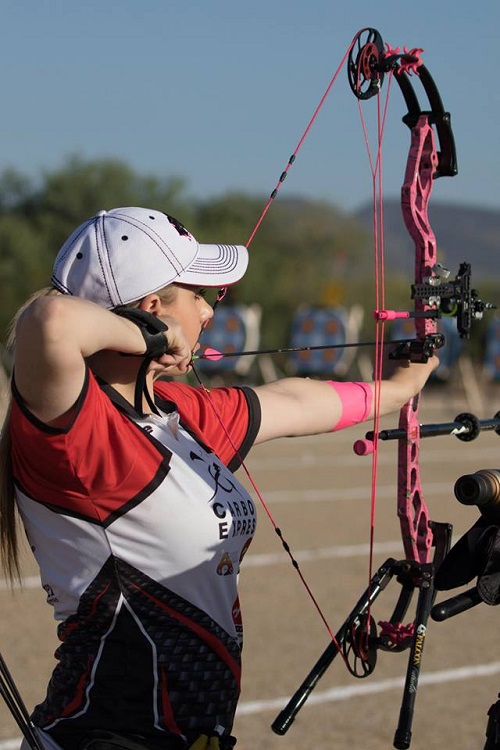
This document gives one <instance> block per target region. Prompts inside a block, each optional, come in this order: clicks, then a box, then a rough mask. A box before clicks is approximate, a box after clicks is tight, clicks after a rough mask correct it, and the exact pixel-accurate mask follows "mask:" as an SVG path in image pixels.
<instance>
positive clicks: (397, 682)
mask: <svg viewBox="0 0 500 750" xmlns="http://www.w3.org/2000/svg"><path fill="white" fill-rule="evenodd" d="M499 673H500V662H498V661H497V662H493V663H489V664H473V665H471V666H468V667H458V668H457V669H444V670H440V671H439V672H429V673H427V674H422V675H421V676H420V679H419V684H420V685H442V684H444V683H451V682H461V681H463V680H471V679H477V678H479V677H491V676H492V675H496V674H499ZM403 685H404V679H403V678H402V677H395V678H393V679H388V680H379V681H374V682H364V683H363V684H359V682H358V683H356V684H354V685H343V686H342V687H337V688H331V689H330V690H323V691H320V692H316V693H314V692H313V693H312V694H311V695H310V696H309V698H308V699H307V703H306V704H305V705H306V707H307V706H318V705H321V704H323V703H336V702H338V701H345V700H350V699H351V698H359V697H362V696H364V695H374V694H377V693H387V692H388V691H390V690H396V689H398V690H399V689H401V688H402V687H403ZM288 700H289V696H286V697H280V698H269V699H263V700H257V701H244V702H242V703H240V705H239V707H238V710H237V716H239V717H240V716H251V715H253V714H260V713H264V712H265V711H280V710H281V709H282V708H283V707H284V706H285V705H286V704H287V702H288ZM20 744H21V737H14V738H12V739H8V740H0V750H18V748H19V746H20Z"/></svg>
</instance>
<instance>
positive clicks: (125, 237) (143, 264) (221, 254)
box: [52, 207, 248, 309]
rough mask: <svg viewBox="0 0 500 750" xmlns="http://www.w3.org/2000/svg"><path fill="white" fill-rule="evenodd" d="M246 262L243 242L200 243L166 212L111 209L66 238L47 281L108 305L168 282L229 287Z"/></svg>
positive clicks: (125, 301)
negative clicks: (232, 243) (228, 243)
mask: <svg viewBox="0 0 500 750" xmlns="http://www.w3.org/2000/svg"><path fill="white" fill-rule="evenodd" d="M247 266H248V250H247V249H246V247H244V246H243V245H200V243H199V242H197V241H196V239H195V238H194V237H193V235H192V234H190V233H189V232H188V230H187V229H186V228H185V227H184V226H183V225H182V224H181V223H180V222H179V221H177V219H174V218H173V217H172V216H168V214H164V213H162V212H161V211H154V210H152V209H149V208H137V207H129V208H114V209H112V210H111V211H99V213H97V214H96V216H94V217H93V218H91V219H89V220H88V221H85V222H84V223H83V224H81V225H80V226H79V227H78V228H77V229H75V231H74V232H73V234H72V235H71V236H70V237H69V238H68V239H67V240H66V242H65V243H64V245H63V246H62V247H61V249H60V250H59V252H58V254H57V257H56V259H55V262H54V268H53V274H52V284H53V285H54V286H55V287H56V288H57V289H59V290H60V291H61V292H63V293H64V294H71V295H73V296H75V297H83V298H84V299H88V300H91V301H92V302H96V303H97V304H98V305H101V307H106V308H108V309H111V308H113V307H117V306H118V305H126V304H128V303H129V302H135V301H137V300H139V299H142V298H143V297H145V296H146V295H147V294H151V293H153V292H157V291H159V290H160V289H163V287H165V286H167V284H172V283H173V282H177V283H179V284H189V285H192V286H208V287H224V286H228V285H230V284H234V283H235V282H236V281H239V279H241V278H242V276H243V275H244V273H245V271H246V269H247Z"/></svg>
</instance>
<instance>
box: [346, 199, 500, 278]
mask: <svg viewBox="0 0 500 750" xmlns="http://www.w3.org/2000/svg"><path fill="white" fill-rule="evenodd" d="M372 215H373V212H372V207H371V205H367V206H363V207H362V208H361V209H360V210H359V211H356V212H355V213H354V214H353V217H354V218H355V219H357V221H358V222H359V223H360V224H361V225H363V226H364V227H365V228H366V229H367V230H368V231H370V232H371V231H372V226H373V218H372ZM429 220H430V225H431V227H432V230H433V232H434V234H435V235H436V238H437V248H438V260H439V261H440V262H441V263H442V264H443V265H445V266H446V267H447V268H448V269H449V270H450V271H451V272H452V275H453V276H454V275H455V274H456V272H457V271H458V266H459V265H460V263H462V262H463V261H467V262H468V263H470V264H471V265H472V280H473V284H475V283H476V281H477V280H478V279H479V280H480V279H485V278H488V279H489V280H491V278H492V277H498V278H499V280H500V209H499V210H498V211H495V210H487V209H478V208H468V207H466V206H458V205H451V204H443V203H439V202H434V201H433V202H432V203H431V205H430V207H429ZM384 225H385V263H386V272H387V273H389V272H390V271H391V270H392V271H394V272H397V273H402V274H406V273H408V272H409V271H410V270H411V269H413V258H414V245H413V241H412V239H411V238H410V236H409V234H408V232H407V230H406V227H405V225H404V222H403V218H402V214H401V206H400V204H399V202H398V201H397V200H388V201H386V202H385V203H384Z"/></svg>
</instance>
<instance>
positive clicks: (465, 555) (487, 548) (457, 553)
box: [435, 516, 500, 605]
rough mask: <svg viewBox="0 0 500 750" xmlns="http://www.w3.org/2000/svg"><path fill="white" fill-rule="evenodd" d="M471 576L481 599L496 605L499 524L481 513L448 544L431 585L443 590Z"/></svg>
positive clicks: (499, 594) (499, 586) (499, 567)
mask: <svg viewBox="0 0 500 750" xmlns="http://www.w3.org/2000/svg"><path fill="white" fill-rule="evenodd" d="M475 577H477V584H476V586H477V590H478V593H479V596H480V597H481V599H482V600H483V601H484V602H485V603H486V604H490V605H496V604H500V526H498V525H496V524H492V523H491V522H490V521H489V520H488V519H487V518H485V517H484V516H481V517H480V518H479V519H478V520H477V521H476V523H475V524H474V526H472V527H471V528H470V529H469V530H468V531H467V532H466V533H465V534H464V535H463V536H462V537H461V538H460V539H459V540H458V542H457V543H456V544H455V545H454V546H453V547H452V549H451V550H450V552H449V553H448V555H447V556H446V557H445V559H444V560H443V563H442V564H441V566H440V568H439V570H438V571H437V573H436V578H435V586H436V588H437V589H438V590H439V591H447V590H449V589H453V588H456V587H457V586H464V585H465V584H466V583H469V581H472V579H473V578H475Z"/></svg>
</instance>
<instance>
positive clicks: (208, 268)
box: [175, 244, 248, 287]
mask: <svg viewBox="0 0 500 750" xmlns="http://www.w3.org/2000/svg"><path fill="white" fill-rule="evenodd" d="M247 267H248V250H247V248H246V247H245V246H244V245H200V244H199V245H198V253H197V255H196V258H195V259H194V261H193V262H192V263H191V264H190V265H189V266H188V268H186V269H184V270H183V271H182V272H181V273H180V274H179V276H178V277H177V279H175V281H176V282H177V283H180V284H190V285H192V286H195V285H198V284H200V285H202V286H210V287H220V286H228V285H230V284H235V283H236V282H237V281H239V280H240V279H241V278H242V277H243V276H244V274H245V271H246V270H247Z"/></svg>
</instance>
